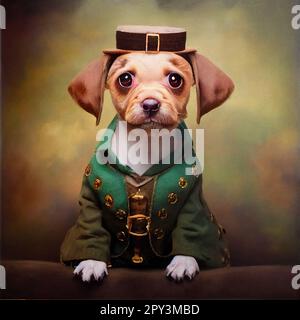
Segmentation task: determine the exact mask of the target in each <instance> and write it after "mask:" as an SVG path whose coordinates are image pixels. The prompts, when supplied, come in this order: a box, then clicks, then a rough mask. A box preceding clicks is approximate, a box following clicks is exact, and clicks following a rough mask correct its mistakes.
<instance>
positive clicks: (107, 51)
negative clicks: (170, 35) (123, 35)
mask: <svg viewBox="0 0 300 320" xmlns="http://www.w3.org/2000/svg"><path fill="white" fill-rule="evenodd" d="M196 51H197V50H196V49H192V48H188V49H185V50H182V51H145V50H124V49H105V50H103V53H105V54H111V55H121V54H127V53H134V52H139V53H164V52H169V53H176V54H184V53H193V52H196Z"/></svg>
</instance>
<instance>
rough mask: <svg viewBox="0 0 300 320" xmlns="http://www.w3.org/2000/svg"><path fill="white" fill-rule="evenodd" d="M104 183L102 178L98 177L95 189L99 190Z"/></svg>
mask: <svg viewBox="0 0 300 320" xmlns="http://www.w3.org/2000/svg"><path fill="white" fill-rule="evenodd" d="M101 185H102V180H101V179H100V178H96V179H95V181H94V189H95V190H99V189H100V187H101Z"/></svg>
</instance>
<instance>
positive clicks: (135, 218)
mask: <svg viewBox="0 0 300 320" xmlns="http://www.w3.org/2000/svg"><path fill="white" fill-rule="evenodd" d="M145 220H146V221H145ZM144 221H145V222H146V223H147V224H146V226H145V230H142V231H143V232H142V231H141V232H139V231H136V230H133V231H132V229H134V224H135V223H138V222H144ZM150 221H151V219H150V217H148V216H145V215H144V214H134V215H132V216H130V215H128V216H127V224H126V228H127V230H128V233H129V234H131V235H133V236H136V237H144V236H146V235H147V234H148V233H149V229H150Z"/></svg>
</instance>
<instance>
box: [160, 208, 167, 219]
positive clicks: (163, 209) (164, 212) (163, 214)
mask: <svg viewBox="0 0 300 320" xmlns="http://www.w3.org/2000/svg"><path fill="white" fill-rule="evenodd" d="M157 216H158V217H159V218H161V219H162V220H163V219H166V218H167V217H168V213H167V210H166V209H165V208H162V209H160V210H159V211H158V212H157Z"/></svg>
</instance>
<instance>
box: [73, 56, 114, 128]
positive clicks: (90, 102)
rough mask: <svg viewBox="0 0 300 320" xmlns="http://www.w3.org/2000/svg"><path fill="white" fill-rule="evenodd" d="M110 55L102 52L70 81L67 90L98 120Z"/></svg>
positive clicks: (97, 121)
mask: <svg viewBox="0 0 300 320" xmlns="http://www.w3.org/2000/svg"><path fill="white" fill-rule="evenodd" d="M111 58H112V57H111V56H110V55H107V54H103V55H102V56H101V57H100V58H98V59H96V60H94V61H92V62H91V63H90V64H89V65H88V66H87V67H85V69H83V70H82V71H81V72H80V73H79V74H78V75H77V76H76V77H75V78H74V79H73V80H72V81H71V83H70V85H69V87H68V91H69V93H70V95H71V96H72V98H73V99H74V100H75V101H76V102H77V103H78V104H79V106H81V107H82V108H83V109H84V110H86V111H87V112H89V113H91V114H93V115H94V116H95V117H96V119H97V120H96V125H97V124H98V123H99V121H100V117H101V112H102V105H103V98H104V90H105V82H106V77H107V73H108V69H109V67H110V64H111Z"/></svg>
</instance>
